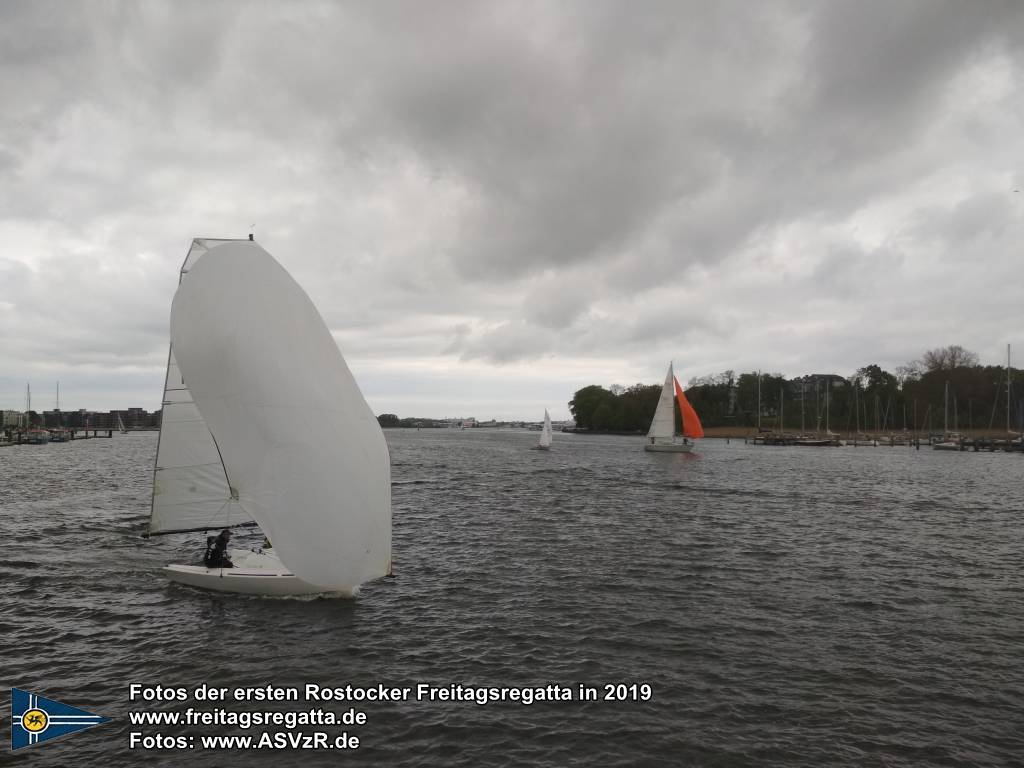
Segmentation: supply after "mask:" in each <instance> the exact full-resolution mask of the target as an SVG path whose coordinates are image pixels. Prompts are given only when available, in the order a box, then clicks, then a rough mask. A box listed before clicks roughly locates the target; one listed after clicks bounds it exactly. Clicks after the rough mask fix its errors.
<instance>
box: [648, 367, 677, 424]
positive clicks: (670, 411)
mask: <svg viewBox="0 0 1024 768" xmlns="http://www.w3.org/2000/svg"><path fill="white" fill-rule="evenodd" d="M673 379H674V377H673V374H672V363H669V364H668V374H667V375H666V376H665V384H664V386H662V388H661V396H660V397H659V398H658V407H657V408H656V409H655V411H654V419H653V420H652V421H651V428H650V429H649V430H648V431H647V436H648V437H653V438H655V439H658V440H671V439H672V438H673V437H674V436H675V433H676V427H675V418H676V410H675V408H676V404H675V403H676V401H675V391H674V390H673V386H672V383H673Z"/></svg>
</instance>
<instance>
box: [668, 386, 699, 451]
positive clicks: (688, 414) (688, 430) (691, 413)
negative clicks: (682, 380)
mask: <svg viewBox="0 0 1024 768" xmlns="http://www.w3.org/2000/svg"><path fill="white" fill-rule="evenodd" d="M672 382H673V383H674V384H675V386H676V400H678V401H679V413H680V414H681V415H682V417H683V434H684V435H685V436H686V437H691V438H693V439H697V438H698V437H704V427H702V426H701V425H700V419H699V418H698V417H697V412H696V411H695V410H693V406H692V405H690V401H689V400H687V399H686V395H684V394H683V388H682V387H680V386H679V379H677V378H676V377H675V376H673V377H672Z"/></svg>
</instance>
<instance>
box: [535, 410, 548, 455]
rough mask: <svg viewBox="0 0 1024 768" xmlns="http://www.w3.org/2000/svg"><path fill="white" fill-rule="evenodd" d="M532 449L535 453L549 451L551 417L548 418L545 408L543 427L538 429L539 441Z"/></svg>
mask: <svg viewBox="0 0 1024 768" xmlns="http://www.w3.org/2000/svg"><path fill="white" fill-rule="evenodd" d="M533 447H534V450H537V451H550V450H551V417H550V416H548V409H547V408H545V409H544V426H542V427H541V428H540V439H539V440H537V444H536V445H535V446H533Z"/></svg>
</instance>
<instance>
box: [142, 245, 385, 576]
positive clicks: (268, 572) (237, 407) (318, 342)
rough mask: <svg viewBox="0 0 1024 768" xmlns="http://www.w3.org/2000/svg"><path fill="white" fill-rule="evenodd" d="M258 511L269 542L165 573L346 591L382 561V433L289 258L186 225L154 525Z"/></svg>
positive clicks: (202, 523) (233, 518) (223, 522)
mask: <svg viewBox="0 0 1024 768" xmlns="http://www.w3.org/2000/svg"><path fill="white" fill-rule="evenodd" d="M186 382H187V383H186ZM314 414H315V417H314ZM314 418H315V423H314V422H313V419H314ZM325 436H327V438H326V439H325ZM254 523H258V524H259V526H260V528H261V529H262V530H263V532H264V533H265V534H266V535H267V536H268V537H269V538H270V539H271V540H272V541H273V544H274V549H273V551H272V552H270V551H263V550H261V551H255V552H253V551H245V550H234V551H232V552H231V555H232V559H233V560H234V564H235V567H234V568H207V567H205V566H202V565H169V566H167V567H166V568H165V573H166V574H167V576H168V577H169V578H170V579H171V580H172V581H177V582H181V583H184V584H189V585H191V586H195V587H201V588H205V589H213V590H220V591H225V592H240V593H246V594H256V595H299V594H316V593H321V592H332V593H342V594H352V593H353V592H354V591H355V590H356V589H357V587H358V586H359V585H360V584H361V583H364V582H366V581H369V580H371V579H375V578H378V577H381V576H385V575H387V574H388V572H389V571H390V563H391V470H390V462H389V459H388V450H387V444H386V443H385V441H384V435H383V433H382V432H381V429H380V425H379V424H378V422H377V419H376V417H375V416H374V415H373V413H372V412H371V410H370V408H369V406H368V405H367V403H366V401H365V400H364V399H363V396H362V393H361V392H360V391H359V387H358V385H357V384H356V382H355V379H354V378H353V377H352V374H351V373H350V372H349V370H348V366H347V365H346V364H345V360H344V359H343V358H342V356H341V353H340V352H339V350H338V347H337V344H336V343H335V342H334V339H333V337H332V336H331V332H330V330H329V329H328V328H327V326H326V325H325V324H324V322H323V319H322V318H321V317H320V314H319V313H318V312H317V310H316V307H314V306H313V303H312V302H311V301H310V299H309V297H308V296H307V295H306V293H305V292H304V291H303V290H302V288H301V287H299V285H298V284H297V283H296V282H295V281H294V280H293V279H292V277H291V276H290V275H289V274H288V273H287V272H286V271H285V270H284V268H282V267H281V265H280V264H278V263H277V262H276V261H275V260H274V258H273V257H272V256H271V255H270V254H269V253H267V252H266V251H265V250H263V249H262V248H260V247H259V246H258V245H257V244H256V243H254V242H251V241H245V240H241V241H238V240H227V241H225V240H195V241H193V244H192V248H191V250H190V251H189V255H188V257H187V258H186V259H185V263H184V265H183V266H182V269H181V279H180V283H179V287H178V291H177V293H176V294H175V297H174V303H173V306H172V310H171V351H170V353H169V356H168V366H167V378H166V383H165V391H164V409H163V423H162V425H161V431H160V442H159V445H158V448H157V461H156V469H155V472H154V482H153V505H152V516H151V519H150V535H156V534H166V533H181V532H186V531H211V530H213V531H216V530H219V529H221V528H229V527H234V526H239V525H252V524H254ZM197 554H198V553H197Z"/></svg>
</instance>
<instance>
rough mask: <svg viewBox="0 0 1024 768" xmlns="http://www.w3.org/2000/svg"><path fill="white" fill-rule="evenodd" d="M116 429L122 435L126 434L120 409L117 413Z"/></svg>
mask: <svg viewBox="0 0 1024 768" xmlns="http://www.w3.org/2000/svg"><path fill="white" fill-rule="evenodd" d="M117 431H118V432H120V433H121V434H122V435H127V434H128V430H127V429H125V426H124V419H122V418H121V413H120V411H119V412H118V414H117Z"/></svg>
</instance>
